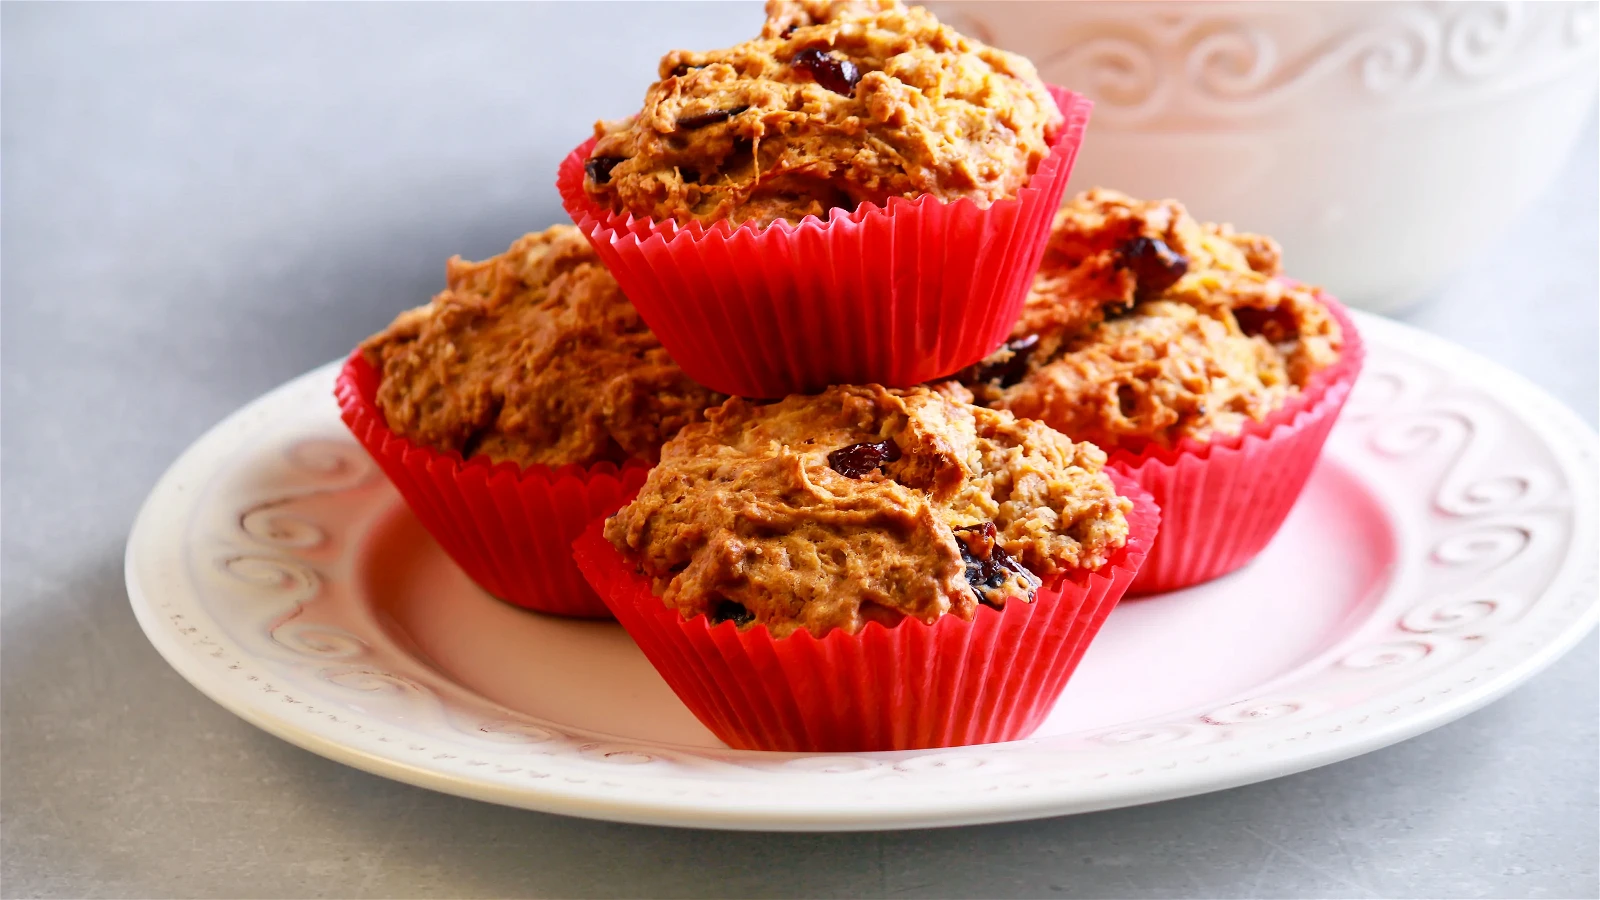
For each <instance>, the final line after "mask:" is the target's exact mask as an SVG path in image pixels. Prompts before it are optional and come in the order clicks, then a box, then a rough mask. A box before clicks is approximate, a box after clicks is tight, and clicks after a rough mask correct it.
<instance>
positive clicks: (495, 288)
mask: <svg viewBox="0 0 1600 900" xmlns="http://www.w3.org/2000/svg"><path fill="white" fill-rule="evenodd" d="M446 283H447V287H446V288H445V290H444V291H443V292H442V293H440V294H439V295H438V296H436V297H434V298H433V301H432V302H430V303H428V304H427V305H425V306H419V307H417V308H415V309H412V310H409V311H407V312H405V313H402V314H401V315H400V316H399V317H398V318H397V319H395V321H394V323H393V324H391V325H390V326H389V327H388V328H387V329H385V330H384V331H382V332H380V333H379V334H376V335H374V336H373V337H371V338H369V339H368V340H367V341H366V342H365V343H364V344H363V345H362V350H363V352H364V354H365V356H366V358H367V360H368V361H369V362H371V363H372V364H373V366H375V367H376V368H377V369H378V370H379V372H380V373H381V377H382V380H381V381H380V383H379V387H378V396H377V402H378V407H379V409H380V410H381V411H382V413H383V416H384V419H385V421H386V422H387V423H388V426H389V428H390V429H392V430H393V431H395V432H396V433H398V434H401V435H404V436H405V437H408V438H410V439H411V440H413V441H415V442H416V443H419V444H422V445H424V446H428V447H432V448H434V449H436V450H441V451H447V452H448V451H452V450H453V451H456V452H458V453H460V454H461V455H462V456H464V457H465V456H473V455H475V454H483V455H485V456H488V457H489V458H490V459H492V460H494V461H496V462H499V461H502V460H508V461H511V462H515V463H517V464H519V465H523V466H528V465H536V464H542V465H548V466H562V465H567V464H569V463H575V464H579V465H589V464H593V463H598V462H605V461H609V462H623V461H625V460H627V459H630V458H638V459H645V460H651V461H653V460H655V459H656V458H657V456H658V455H659V454H660V450H661V445H662V443H663V442H665V441H666V440H667V439H668V438H670V437H671V436H672V435H673V434H675V433H677V431H678V429H680V428H682V427H683V426H685V425H687V424H689V423H690V422H694V421H698V420H700V419H701V418H702V417H703V414H704V410H705V409H706V408H708V407H710V406H714V405H716V404H718V403H720V402H721V401H722V399H723V397H722V396H721V395H719V394H715V393H713V392H711V391H708V390H706V389H705V388H703V387H700V386H699V385H698V384H695V383H694V382H693V381H691V380H690V379H689V377H688V376H687V375H685V374H684V373H683V371H682V370H681V369H679V368H678V366H677V364H676V363H674V362H673V361H672V359H671V358H670V357H669V356H668V355H667V351H666V350H664V349H663V348H662V347H661V344H660V343H659V342H658V341H657V340H656V338H655V335H653V334H651V333H650V330H649V329H648V328H647V327H645V324H644V321H643V320H642V319H640V318H639V314H638V313H637V312H635V311H634V308H633V305H632V304H631V303H629V302H628V299H627V298H626V297H625V296H623V294H622V291H621V290H620V289H619V288H618V287H617V283H616V281H615V280H613V279H612V277H611V275H610V273H608V272H607V271H606V270H605V268H604V267H603V266H602V265H601V264H600V261H599V259H598V258H597V257H596V256H595V254H594V251H593V250H592V249H591V248H590V247H589V243H588V241H586V240H585V239H584V237H583V235H581V234H580V233H579V232H578V230H577V229H576V228H573V227H572V226H570V225H558V226H556V227H553V228H550V229H548V230H546V231H542V232H539V233H536V234H529V235H526V236H524V237H522V238H521V239H519V240H518V241H517V242H516V243H515V244H512V245H511V248H510V249H509V250H507V251H506V252H505V253H502V254H500V255H499V256H496V257H493V258H492V259H487V260H484V261H482V262H466V261H463V260H461V259H460V258H456V259H452V260H450V262H449V264H448V266H447V267H446Z"/></svg>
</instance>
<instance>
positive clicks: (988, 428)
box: [605, 385, 1131, 637]
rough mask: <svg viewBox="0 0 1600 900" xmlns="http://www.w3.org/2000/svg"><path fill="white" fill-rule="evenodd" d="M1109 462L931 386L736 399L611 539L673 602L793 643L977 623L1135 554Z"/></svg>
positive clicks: (685, 446) (675, 445)
mask: <svg viewBox="0 0 1600 900" xmlns="http://www.w3.org/2000/svg"><path fill="white" fill-rule="evenodd" d="M1104 462H1105V454H1104V453H1103V452H1101V451H1100V450H1099V449H1098V448H1096V447H1093V446H1090V445H1088V444H1074V443H1073V442H1072V441H1070V440H1068V439H1067V438H1066V437H1064V436H1062V435H1061V434H1060V433H1058V432H1056V431H1054V430H1052V429H1050V428H1048V427H1046V426H1044V425H1043V424H1041V423H1039V422H1032V421H1028V420H1025V419H1018V418H1016V417H1015V416H1013V415H1011V414H1010V413H1007V412H1000V411H996V410H989V409H984V408H982V407H978V406H973V405H970V404H966V403H959V402H956V401H954V400H951V399H950V398H949V397H947V396H945V395H944V394H941V393H937V392H935V391H932V390H929V389H927V388H911V389H907V390H888V389H885V388H882V387H879V386H877V385H866V386H848V387H831V388H829V389H828V390H826V391H824V392H823V393H821V394H817V395H810V396H800V395H795V396H791V397H788V398H787V399H784V400H781V401H779V402H777V403H772V404H767V405H756V404H753V403H751V402H749V401H746V400H742V399H738V398H734V399H731V400H729V401H728V402H726V403H724V404H723V405H722V406H721V407H719V408H717V409H714V410H711V411H709V412H708V413H707V414H706V421H705V422H704V423H697V424H694V425H690V426H688V427H686V428H685V429H684V430H683V431H681V432H679V433H678V435H677V437H675V438H673V439H672V440H671V441H669V442H667V444H666V446H665V447H663V448H662V451H661V464H660V465H658V466H656V467H655V468H654V469H653V470H651V472H650V476H649V479H648V480H647V481H646V482H645V485H644V488H643V489H642V490H641V491H640V492H639V496H638V498H637V499H636V500H634V501H633V502H632V503H630V504H629V505H627V506H625V507H623V508H622V510H621V511H619V512H618V513H617V514H616V515H615V516H614V517H613V518H611V519H610V520H608V521H607V522H606V526H605V535H606V537H607V539H609V540H610V541H611V543H612V544H613V545H615V546H616V547H617V548H618V549H619V550H620V551H622V553H623V554H624V555H625V556H627V557H628V558H629V559H631V560H633V561H635V562H636V563H638V564H639V566H640V567H641V569H642V570H643V572H644V573H645V574H646V575H648V576H650V577H651V578H652V579H653V581H654V589H655V592H656V593H657V594H659V595H660V596H661V597H662V599H663V600H664V601H665V603H666V604H667V605H668V606H670V607H673V608H676V609H678V610H679V611H680V612H682V613H683V614H684V615H685V616H693V615H697V614H704V615H708V616H710V617H711V620H712V622H713V624H715V623H717V622H721V621H725V620H733V621H735V622H737V623H738V624H739V625H740V626H741V627H746V626H750V625H752V624H761V625H765V626H766V627H767V628H768V629H769V630H770V631H771V632H772V633H773V634H774V635H775V636H779V637H782V636H784V635H787V634H790V633H791V632H794V631H795V630H797V629H806V630H808V631H810V632H811V633H812V634H814V635H817V636H821V635H823V634H826V633H827V632H828V631H830V630H832V629H834V628H842V629H844V630H845V631H846V632H849V633H854V632H856V631H858V630H859V629H860V628H862V627H863V626H864V625H866V623H868V622H873V621H876V622H880V623H883V624H884V625H893V624H894V623H896V622H898V621H899V620H900V619H901V618H903V617H906V616H910V617H912V618H914V619H917V620H920V621H922V622H932V621H933V620H935V619H937V618H938V617H939V616H942V615H955V616H960V617H961V618H963V619H970V618H972V616H973V614H974V613H975V612H976V610H977V607H978V604H979V603H984V604H988V605H990V606H995V607H1003V606H1004V604H1005V603H1006V602H1007V601H1008V600H1011V599H1017V600H1022V601H1024V602H1026V601H1031V599H1032V597H1033V593H1034V590H1035V589H1036V588H1037V587H1038V586H1039V584H1040V583H1041V581H1040V580H1041V579H1047V578H1051V577H1053V576H1055V575H1057V574H1059V573H1062V572H1065V571H1068V570H1074V569H1080V568H1082V569H1095V568H1098V567H1100V566H1102V565H1104V564H1105V562H1106V561H1107V559H1108V558H1109V557H1110V556H1111V554H1112V553H1113V552H1114V551H1115V550H1116V549H1117V548H1119V547H1121V546H1123V544H1124V543H1125V542H1126V540H1127V534H1128V523H1127V519H1126V513H1127V512H1128V510H1129V509H1130V508H1131V506H1130V504H1129V502H1128V501H1127V500H1125V499H1123V498H1121V497H1119V496H1117V493H1116V490H1115V488H1114V487H1113V485H1112V483H1111V480H1110V478H1109V477H1108V476H1107V475H1106V474H1105V473H1104V472H1103V471H1102V470H1101V466H1102V465H1103V464H1104Z"/></svg>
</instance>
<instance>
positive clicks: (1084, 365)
mask: <svg viewBox="0 0 1600 900" xmlns="http://www.w3.org/2000/svg"><path fill="white" fill-rule="evenodd" d="M1280 270H1281V254H1280V252H1279V249H1278V246H1277V244H1276V242H1274V241H1273V240H1272V239H1270V238H1266V237H1262V236H1260V235H1253V234H1241V233H1236V232H1234V231H1233V229H1232V228H1231V227H1230V226H1227V225H1214V224H1209V223H1207V224H1201V223H1198V222H1196V221H1195V220H1194V218H1193V217H1191V216H1190V215H1189V213H1188V212H1187V211H1186V210H1185V209H1184V208H1183V206H1182V205H1181V204H1179V203H1177V202H1176V201H1173V200H1162V201H1156V202H1145V201H1139V200H1134V199H1132V198H1130V197H1127V196H1126V195H1123V194H1119V193H1117V192H1115V191H1108V190H1103V189H1096V190H1092V191H1089V192H1087V193H1085V194H1082V195H1080V196H1078V197H1077V198H1074V199H1073V201H1072V202H1070V203H1069V204H1067V205H1066V206H1064V207H1062V209H1061V211H1060V212H1059V213H1058V214H1057V216H1056V221H1055V225H1054V229H1053V231H1052V233H1051V237H1050V244H1049V247H1048V249H1047V250H1046V252H1045V257H1044V261H1043V263H1042V265H1041V267H1040V270H1039V274H1038V275H1037V276H1036V277H1035V279H1034V284H1033V288H1032V290H1031V292H1030V293H1029V296H1028V300H1027V303H1026V306H1025V307H1024V310H1023V314H1022V317H1021V318H1020V319H1019V320H1018V322H1017V325H1016V327H1015V329H1014V330H1013V332H1012V339H1011V340H1010V341H1008V342H1007V344H1006V345H1005V346H1004V347H1002V348H1001V349H1000V350H999V351H997V352H996V353H995V354H993V355H992V356H990V357H989V358H988V359H986V360H984V362H982V363H980V364H978V365H977V366H974V367H972V369H970V370H968V371H967V372H965V373H963V375H962V377H961V379H960V380H961V381H962V383H963V384H965V385H966V387H967V388H968V389H970V391H971V393H972V395H974V396H975V398H976V399H977V401H978V402H980V403H983V404H985V405H988V406H992V407H995V408H999V409H1008V410H1011V411H1012V412H1014V413H1016V414H1017V415H1019V416H1027V417H1030V418H1037V419H1040V420H1042V421H1044V422H1047V423H1049V424H1050V425H1051V426H1052V427H1054V428H1057V429H1059V430H1061V431H1063V432H1065V433H1066V434H1068V435H1070V436H1071V437H1072V438H1073V439H1075V440H1081V441H1090V442H1093V443H1095V444H1098V445H1100V446H1102V447H1106V448H1108V449H1110V448H1116V447H1122V448H1126V449H1129V450H1133V451H1138V450H1140V449H1142V448H1143V447H1145V446H1147V445H1150V444H1156V445H1159V446H1162V447H1171V446H1173V445H1174V444H1176V443H1177V442H1178V441H1180V440H1182V439H1184V438H1193V439H1196V440H1201V441H1204V440H1209V439H1210V438H1211V437H1212V436H1213V435H1218V434H1237V433H1238V432H1239V431H1240V429H1242V428H1243V427H1244V424H1245V423H1246V422H1247V421H1250V420H1257V421H1259V420H1261V419H1264V418H1265V417H1266V416H1267V415H1268V414H1269V413H1271V412H1272V411H1273V410H1274V409H1276V408H1278V407H1279V406H1281V405H1282V404H1283V402H1284V400H1285V398H1287V397H1288V396H1289V395H1291V394H1293V393H1295V392H1297V391H1299V390H1301V389H1303V388H1304V387H1305V386H1306V384H1307V383H1308V382H1309V381H1310V379H1311V377H1312V376H1313V375H1314V374H1315V373H1316V372H1318V371H1320V370H1321V369H1323V368H1326V367H1327V366H1329V365H1331V364H1332V363H1333V362H1334V361H1336V360H1337V359H1338V357H1339V351H1340V348H1341V346H1342V336H1341V334H1340V331H1339V325H1338V323H1337V322H1336V321H1334V319H1333V317H1332V316H1331V315H1330V314H1329V313H1328V311H1327V309H1326V307H1324V306H1323V305H1322V304H1321V303H1320V302H1318V300H1317V299H1316V295H1315V292H1314V291H1313V290H1310V289H1307V288H1303V287H1299V286H1295V285H1292V284H1288V283H1286V282H1284V281H1283V280H1282V279H1280V278H1279V277H1278V276H1279V274H1280ZM948 390H950V391H951V392H952V393H953V394H955V395H956V396H964V394H963V392H962V391H960V390H959V389H957V388H954V387H952V388H949V389H948Z"/></svg>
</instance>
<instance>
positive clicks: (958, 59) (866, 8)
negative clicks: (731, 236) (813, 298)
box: [584, 0, 1062, 224]
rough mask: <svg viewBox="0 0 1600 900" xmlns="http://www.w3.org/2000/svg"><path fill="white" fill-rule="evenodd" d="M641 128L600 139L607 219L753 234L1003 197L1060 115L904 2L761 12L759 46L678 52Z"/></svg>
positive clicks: (593, 166)
mask: <svg viewBox="0 0 1600 900" xmlns="http://www.w3.org/2000/svg"><path fill="white" fill-rule="evenodd" d="M660 79H661V80H660V81H657V82H656V83H655V84H653V85H651V86H650V88H649V90H648V91H647V92H646V94H645V100H644V107H643V109H642V110H641V111H640V112H639V113H638V114H637V115H635V116H632V117H630V118H627V119H623V120H619V121H616V122H600V123H598V124H596V126H595V134H596V136H597V138H598V143H597V144H596V145H595V147H594V150H593V151H592V152H591V154H590V157H589V159H588V161H587V165H586V167H585V171H586V177H585V179H584V187H585V189H586V190H587V191H588V193H589V195H590V196H591V197H592V198H593V199H594V200H595V201H596V202H597V203H598V204H599V205H600V206H601V207H603V208H607V209H611V210H614V211H617V212H629V213H632V214H634V215H636V216H641V217H648V218H651V219H657V220H666V219H673V220H676V221H678V222H688V221H691V220H698V221H702V222H713V221H718V220H723V219H727V220H731V221H733V222H735V223H742V222H745V221H749V220H755V221H757V222H759V223H761V224H766V223H770V222H773V221H776V220H779V219H783V220H787V221H791V222H798V221H800V220H801V219H802V218H804V217H806V216H817V217H820V218H826V217H827V214H828V211H829V210H830V209H834V208H840V209H847V210H854V209H855V208H856V207H857V206H859V205H861V204H862V203H869V202H870V203H876V204H879V205H882V204H885V203H887V202H888V200H889V199H890V198H892V197H917V196H921V195H924V194H932V195H934V196H936V197H939V198H942V199H946V200H954V199H957V198H962V197H966V198H971V199H972V200H974V201H976V202H978V203H979V204H981V205H987V204H989V203H991V202H993V201H995V200H999V199H1002V198H1007V197H1012V196H1014V195H1015V194H1016V192H1017V190H1018V188H1020V187H1021V186H1022V185H1023V184H1024V183H1025V182H1026V181H1027V179H1028V176H1029V175H1030V174H1031V173H1032V172H1033V170H1034V169H1035V168H1036V167H1037V166H1038V164H1039V163H1040V161H1041V160H1043V159H1044V157H1045V156H1046V155H1047V154H1048V153H1049V141H1050V140H1051V139H1052V138H1053V137H1054V132H1055V130H1056V129H1057V128H1058V127H1059V126H1060V125H1061V122H1062V118H1061V113H1060V111H1059V110H1058V109H1057V108H1056V105H1055V101H1054V100H1053V99H1052V98H1051V97H1050V94H1049V91H1048V90H1047V89H1046V88H1045V85H1044V82H1042V81H1040V79H1039V76H1038V73H1037V72H1035V71H1034V68H1033V64H1032V63H1030V62H1028V60H1027V59H1025V58H1023V57H1021V56H1017V55H1016V54H1012V53H1006V52H1004V51H1001V50H996V49H994V48H992V47H988V46H985V45H983V44H981V43H979V42H977V41H974V40H971V39H969V38H966V37H964V36H962V35H961V34H959V33H957V32H956V31H955V30H954V29H951V28H950V27H948V26H946V25H943V24H941V23H940V22H939V21H938V20H937V19H936V18H934V16H933V14H931V13H929V12H928V11H927V10H924V9H922V8H920V7H907V6H905V5H904V4H902V3H900V2H898V0H853V2H824V0H770V2H769V3H768V4H767V20H766V23H765V25H764V27H763V28H762V31H761V35H760V36H759V37H757V38H755V39H753V40H749V41H746V42H744V43H742V44H738V45H736V46H733V47H729V48H727V49H724V50H712V51H708V52H691V51H687V50H675V51H673V52H671V53H669V54H667V55H666V56H665V57H664V58H663V59H662V60H661V67H660Z"/></svg>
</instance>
